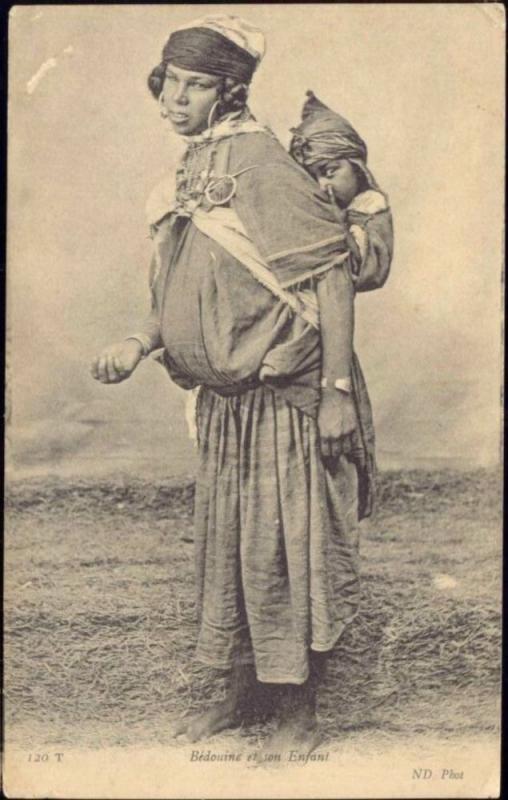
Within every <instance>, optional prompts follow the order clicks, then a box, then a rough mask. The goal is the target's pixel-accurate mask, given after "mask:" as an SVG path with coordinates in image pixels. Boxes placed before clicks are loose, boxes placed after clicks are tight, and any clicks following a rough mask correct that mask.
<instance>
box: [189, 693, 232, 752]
mask: <svg viewBox="0 0 508 800" xmlns="http://www.w3.org/2000/svg"><path fill="white" fill-rule="evenodd" d="M242 718H243V715H242V711H241V709H240V708H238V707H237V704H236V703H233V702H232V699H231V698H226V700H224V702H223V703H217V705H214V706H212V708H209V709H208V711H204V712H203V713H202V714H196V715H195V716H193V717H190V718H188V719H185V720H182V721H181V723H180V724H179V725H178V726H177V727H176V728H175V731H174V736H183V735H185V736H186V737H187V739H188V741H189V742H199V741H200V740H201V739H207V738H208V737H209V736H213V734H214V733H220V731H224V730H226V729H227V728H236V727H238V726H239V725H240V724H241V722H242Z"/></svg>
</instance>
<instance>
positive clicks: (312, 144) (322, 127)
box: [289, 90, 377, 188]
mask: <svg viewBox="0 0 508 800" xmlns="http://www.w3.org/2000/svg"><path fill="white" fill-rule="evenodd" d="M291 132H292V134H293V138H292V140H291V143H290V146H289V151H290V153H291V155H292V156H293V158H294V159H295V161H297V162H298V163H299V164H301V165H302V166H303V167H312V166H313V165H314V164H317V163H319V162H324V163H328V162H332V161H337V160H338V159H341V158H347V159H348V160H349V161H353V162H354V163H356V164H358V166H359V167H360V168H361V169H362V171H363V173H364V174H365V177H366V178H367V181H368V183H369V185H370V186H371V187H372V188H377V186H376V182H375V180H374V178H373V176H372V175H371V173H370V171H369V170H368V169H367V166H366V163H367V145H366V144H365V142H364V141H363V139H362V138H361V136H360V135H359V134H358V132H357V131H356V130H355V129H354V128H353V126H352V125H351V123H350V122H349V121H348V120H347V119H345V117H342V116H341V115H340V114H337V112H336V111H332V109H331V108H328V106H326V105H325V104H324V103H322V102H321V100H319V98H317V97H316V95H315V94H314V92H312V91H310V90H309V91H308V92H307V99H306V101H305V103H304V106H303V109H302V121H301V123H300V124H299V125H298V127H297V128H292V129H291Z"/></svg>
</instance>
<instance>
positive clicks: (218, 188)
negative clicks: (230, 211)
mask: <svg viewBox="0 0 508 800" xmlns="http://www.w3.org/2000/svg"><path fill="white" fill-rule="evenodd" d="M235 192H236V179H235V178H233V176H232V175H223V177H222V178H217V179H216V180H211V181H210V183H209V184H208V186H207V187H206V189H205V197H206V199H207V200H208V202H209V203H211V204H212V205H213V206H223V205H225V204H226V203H229V201H230V200H231V198H232V197H234V195H235Z"/></svg>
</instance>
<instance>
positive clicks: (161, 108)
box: [159, 92, 168, 119]
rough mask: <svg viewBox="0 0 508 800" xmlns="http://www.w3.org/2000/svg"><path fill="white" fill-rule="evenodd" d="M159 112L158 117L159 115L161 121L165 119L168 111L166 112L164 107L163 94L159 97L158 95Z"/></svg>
mask: <svg viewBox="0 0 508 800" xmlns="http://www.w3.org/2000/svg"><path fill="white" fill-rule="evenodd" d="M159 111H160V115H161V117H162V119H167V116H168V110H167V108H166V106H165V105H164V93H163V92H161V93H160V95H159Z"/></svg>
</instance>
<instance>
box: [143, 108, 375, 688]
mask: <svg viewBox="0 0 508 800" xmlns="http://www.w3.org/2000/svg"><path fill="white" fill-rule="evenodd" d="M224 151H226V157H225V156H224ZM184 167H185V169H183V170H182V171H181V172H180V173H179V175H178V176H177V201H176V204H175V203H174V202H173V201H171V200H169V199H168V200H167V202H166V199H167V198H166V195H165V191H166V190H165V189H164V188H162V189H160V190H158V197H157V195H156V200H155V202H152V204H151V206H152V219H151V222H152V233H153V236H154V261H153V268H152V298H153V308H152V311H151V313H150V315H149V317H148V319H147V321H146V324H145V327H144V331H145V335H146V336H148V337H150V339H151V344H152V347H156V346H158V345H162V346H163V347H164V356H163V361H164V364H165V366H166V368H167V370H168V372H169V374H170V376H171V377H172V379H173V380H174V381H176V382H177V383H178V384H179V385H180V386H182V387H184V388H186V389H190V388H193V387H196V386H200V387H201V388H200V393H199V399H198V404H197V429H198V442H199V459H200V464H199V468H198V474H197V478H196V499H195V556H196V580H197V611H198V616H199V622H200V632H199V638H198V644H197V651H196V655H197V657H198V659H200V660H201V661H203V662H204V663H206V664H208V665H210V666H213V667H216V668H220V669H227V668H228V667H230V666H231V665H232V664H233V663H234V662H244V663H247V662H253V663H254V664H255V668H256V673H257V677H258V679H259V680H260V681H266V682H270V683H288V682H289V683H296V684H301V683H303V682H304V681H305V680H306V679H307V677H308V674H309V650H310V649H314V650H317V651H327V650H330V649H331V648H332V647H333V645H334V644H335V643H336V642H337V640H338V638H339V637H340V636H341V634H342V632H343V631H344V629H345V627H346V626H347V625H348V623H349V622H350V621H351V620H352V619H353V617H354V615H355V614H356V612H357V610H358V604H359V593H360V583H359V563H358V517H359V515H360V516H365V515H366V514H368V513H369V511H370V507H371V499H372V482H373V471H374V452H373V448H374V433H373V425H372V417H371V412H370V404H369V402H368V396H367V394H366V388H365V384H364V381H363V377H362V375H361V371H360V369H359V365H358V362H357V360H356V359H355V361H354V364H353V384H354V387H355V394H354V398H355V403H356V407H357V412H358V414H357V416H358V426H357V431H356V432H355V436H356V439H355V441H356V447H355V448H354V451H353V457H351V456H350V457H349V460H347V459H346V458H345V457H344V456H342V457H341V458H340V459H339V460H337V461H336V462H335V463H334V464H333V465H332V466H330V467H328V468H327V467H326V466H325V464H324V462H323V460H322V458H321V455H320V448H319V431H318V425H317V408H318V403H319V392H320V388H319V387H320V339H319V332H318V331H316V330H315V329H311V328H310V327H309V325H308V324H307V323H305V322H304V321H303V320H302V319H301V318H300V316H299V315H298V314H295V313H294V311H293V310H292V309H291V308H289V307H288V306H287V305H286V304H285V303H284V302H283V301H281V300H280V299H278V298H277V297H275V296H274V295H273V293H272V292H270V291H269V289H267V288H266V287H265V286H263V285H262V284H261V283H260V282H259V281H257V280H256V279H255V277H253V275H252V274H251V273H250V272H249V270H248V269H246V267H245V264H244V263H242V262H241V261H240V260H239V259H238V258H235V256H234V255H232V253H231V252H228V251H227V250H226V249H225V248H224V247H222V246H221V245H220V244H219V243H218V242H217V241H216V240H214V238H213V237H210V236H207V235H204V234H203V233H202V232H201V231H200V230H199V228H198V227H197V226H196V224H194V222H193V214H192V211H193V209H195V207H196V205H197V204H200V206H201V208H203V207H204V208H205V210H206V208H207V204H206V199H205V198H204V196H203V185H207V182H208V183H209V182H210V180H211V177H212V178H213V179H214V180H216V179H217V177H218V176H219V177H220V175H221V173H222V174H223V175H224V174H228V175H230V176H234V177H235V181H236V185H234V193H233V196H232V197H231V199H230V206H231V207H232V208H233V209H234V210H235V212H236V213H237V214H238V216H239V218H240V219H241V221H242V224H243V226H244V229H245V231H246V232H247V235H248V237H249V238H250V239H251V240H252V241H253V242H254V243H255V246H256V248H257V250H258V252H259V253H260V254H261V257H262V258H263V259H264V262H265V263H266V264H267V265H268V266H269V268H270V269H271V270H272V271H273V274H274V275H276V276H277V280H278V281H279V282H280V285H281V286H284V287H285V289H286V290H288V291H296V290H298V288H299V287H302V286H308V285H309V282H310V284H312V280H313V279H314V278H315V277H316V276H319V275H322V274H323V273H324V272H325V271H326V270H327V269H333V268H340V267H339V266H338V265H339V264H344V263H345V262H344V259H345V258H347V257H348V255H347V245H346V236H345V231H344V230H343V229H342V228H341V226H340V225H338V223H337V221H336V219H335V217H334V216H333V213H332V210H331V209H330V207H329V205H328V202H327V199H326V198H325V197H324V195H322V194H321V193H320V190H319V188H318V187H317V185H316V184H315V183H314V182H313V181H312V180H311V179H310V178H309V177H308V176H307V175H306V173H305V172H304V171H303V170H302V169H301V168H300V167H298V166H297V165H296V164H295V163H294V162H293V161H292V159H291V158H290V157H289V156H288V155H287V154H286V153H285V151H284V149H283V148H282V146H281V145H280V144H279V143H278V142H277V141H276V140H275V138H274V137H273V135H271V134H270V133H269V132H266V131H264V130H257V129H254V130H252V128H249V125H245V126H243V125H242V122H240V123H238V124H237V125H233V126H231V127H230V128H226V129H223V132H222V134H221V131H220V130H219V131H218V132H217V133H216V135H215V136H212V137H210V138H207V136H206V135H205V136H203V137H197V139H195V140H193V141H191V142H190V145H189V148H188V151H187V154H186V159H185V161H184ZM229 183H231V182H229ZM154 207H155V208H157V207H158V211H157V212H154V211H153V208H154ZM270 363H271V364H272V365H273V363H275V364H278V365H279V367H280V365H281V364H282V365H283V368H282V369H281V375H280V379H279V380H277V379H275V380H273V379H272V380H271V381H270V380H268V379H267V380H266V381H263V379H262V378H261V376H262V374H263V365H266V364H270ZM268 372H269V374H271V375H272V378H273V374H272V373H273V370H272V372H271V373H270V370H268Z"/></svg>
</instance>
